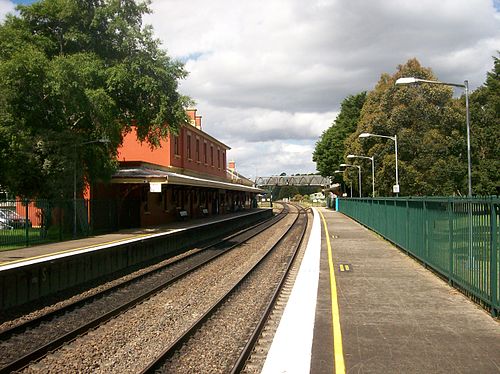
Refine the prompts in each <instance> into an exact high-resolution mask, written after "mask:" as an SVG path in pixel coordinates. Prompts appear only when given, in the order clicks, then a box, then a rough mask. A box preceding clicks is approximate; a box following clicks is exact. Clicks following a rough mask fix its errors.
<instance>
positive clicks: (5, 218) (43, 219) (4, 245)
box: [0, 199, 118, 250]
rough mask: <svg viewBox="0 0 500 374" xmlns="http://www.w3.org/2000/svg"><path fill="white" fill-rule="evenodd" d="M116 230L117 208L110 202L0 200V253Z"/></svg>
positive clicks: (83, 200)
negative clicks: (0, 251)
mask: <svg viewBox="0 0 500 374" xmlns="http://www.w3.org/2000/svg"><path fill="white" fill-rule="evenodd" d="M117 228H118V215H117V204H116V202H115V201H113V200H86V199H77V200H57V201H54V200H0V250H8V249H14V248H20V247H26V246H29V245H34V244H43V243H49V242H54V241H61V240H67V239H72V238H81V237H86V236H89V235H93V234H98V233H104V232H110V231H114V230H116V229H117Z"/></svg>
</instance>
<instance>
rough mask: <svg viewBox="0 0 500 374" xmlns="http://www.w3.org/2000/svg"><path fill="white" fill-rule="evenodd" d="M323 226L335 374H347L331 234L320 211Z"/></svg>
mask: <svg viewBox="0 0 500 374" xmlns="http://www.w3.org/2000/svg"><path fill="white" fill-rule="evenodd" d="M318 212H319V214H320V216H321V219H322V220H323V226H324V228H325V234H326V235H325V237H326V246H327V248H328V266H329V268H330V291H331V297H332V326H333V356H334V359H335V374H345V364H344V350H343V348H342V330H341V329H340V314H339V303H338V299H337V282H336V280H335V271H334V269H335V268H334V266H333V257H332V246H331V244H330V234H329V233H328V226H327V224H326V220H325V217H324V216H323V213H321V211H319V210H318Z"/></svg>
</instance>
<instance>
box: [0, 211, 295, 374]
mask: <svg viewBox="0 0 500 374" xmlns="http://www.w3.org/2000/svg"><path fill="white" fill-rule="evenodd" d="M287 213H288V211H287V209H286V208H284V209H282V211H281V212H280V213H279V214H278V215H277V216H275V217H273V218H271V219H268V220H266V221H264V222H260V223H259V224H257V225H254V226H251V227H249V228H246V229H244V230H241V231H239V232H238V233H235V234H232V235H229V236H227V237H225V238H223V240H222V241H219V242H218V243H215V244H213V245H210V246H208V247H205V248H201V249H200V250H199V251H196V252H195V253H192V254H189V255H188V256H186V257H184V258H181V259H179V260H178V261H176V262H174V263H170V264H167V265H166V266H165V267H170V266H172V265H173V264H177V263H179V262H181V261H184V260H186V259H188V258H191V257H193V256H195V255H197V254H199V253H200V252H202V251H208V250H210V249H211V248H215V247H217V246H220V245H221V243H223V242H227V243H229V242H230V240H232V239H234V238H236V237H238V236H242V235H244V234H246V233H250V232H251V231H252V230H256V231H255V232H253V233H250V236H247V237H244V238H243V240H240V241H237V242H231V244H230V245H229V246H228V247H225V248H217V252H216V253H214V255H213V256H212V257H210V258H208V259H206V260H205V261H203V262H201V263H199V264H196V265H195V266H193V267H190V268H188V269H184V270H183V271H180V272H179V273H177V274H176V275H174V276H173V277H172V278H170V279H168V280H166V281H164V282H163V283H162V284H160V285H158V286H157V287H154V288H152V289H150V290H148V291H146V292H144V293H142V294H141V295H139V296H138V297H136V298H134V299H133V300H130V301H128V302H126V303H124V304H122V305H120V306H119V307H117V308H114V309H113V310H111V311H108V312H106V313H103V314H102V315H101V316H99V317H97V318H95V319H93V320H92V321H90V322H88V323H84V324H82V325H81V326H79V327H77V328H75V329H73V330H72V331H69V332H68V333H65V334H63V335H61V336H59V337H57V338H55V339H53V340H52V341H50V342H48V343H47V344H45V345H43V346H41V347H38V348H36V349H34V350H33V351H31V352H29V353H27V354H25V355H23V356H22V357H20V358H18V359H16V360H13V361H12V362H10V363H9V364H7V365H4V366H3V367H1V368H0V374H3V373H10V372H12V371H16V370H19V369H22V368H24V367H26V366H27V365H29V364H30V363H31V362H33V361H36V360H39V359H40V358H42V357H43V356H45V355H46V354H47V353H49V352H51V351H54V350H55V349H57V348H59V347H61V346H62V345H64V344H66V343H68V342H70V341H72V340H74V339H75V338H77V337H78V336H80V335H83V334H84V333H86V332H88V331H89V330H91V329H94V328H95V327H97V326H99V325H101V324H103V323H105V322H106V321H108V320H110V319H111V318H114V317H116V316H117V315H118V314H120V313H123V312H124V311H126V310H128V309H130V308H132V307H133V306H135V305H137V304H139V303H141V302H142V301H144V300H146V299H148V298H150V297H152V296H154V295H155V294H156V293H158V292H160V291H161V290H163V289H164V288H166V287H168V286H170V285H171V284H173V283H175V282H176V281H178V280H179V279H181V278H183V277H185V276H186V275H187V274H189V273H191V272H193V271H194V270H196V269H199V268H200V267H202V266H204V265H206V264H208V263H209V262H211V261H213V260H215V259H216V258H218V257H220V256H222V255H223V254H224V253H226V252H228V251H230V250H231V249H233V248H234V247H236V246H239V245H241V244H243V243H244V242H246V241H248V240H249V239H251V238H253V237H255V236H257V235H259V234H260V233H262V232H263V231H265V230H266V229H268V228H269V227H271V226H273V225H275V224H276V223H278V222H279V221H281V220H282V219H283V218H284V217H285V216H286V214H287ZM165 267H162V268H159V269H154V270H152V271H151V272H148V273H145V274H142V275H139V276H138V277H136V278H134V279H131V280H127V281H126V282H124V283H121V284H120V285H117V286H113V287H111V288H109V289H106V290H104V291H102V292H100V293H98V294H96V295H92V296H90V297H89V298H85V299H83V300H81V301H76V302H75V303H72V304H69V305H67V306H64V307H62V308H61V309H58V310H55V311H52V312H48V313H47V314H45V315H43V316H41V317H40V318H37V319H34V320H32V321H27V322H26V323H23V324H22V325H19V327H18V326H15V327H13V328H11V329H9V330H6V331H4V332H3V333H2V334H0V340H1V338H2V337H3V336H4V334H5V336H9V335H10V336H12V335H14V334H15V331H16V330H17V331H22V330H26V329H28V328H30V327H34V326H37V325H39V324H41V323H42V322H44V321H47V320H50V319H51V318H54V317H57V316H58V315H62V314H64V313H65V312H67V311H71V310H75V309H77V308H78V307H81V306H83V305H84V304H86V303H88V302H89V300H92V299H95V300H97V299H99V297H97V296H98V295H99V296H101V297H102V294H104V293H109V294H111V293H112V292H116V291H117V290H118V289H119V288H123V287H124V286H125V285H129V284H131V283H132V282H133V281H137V280H139V279H141V278H144V277H146V276H147V275H151V274H152V273H155V272H159V271H161V270H164V268H165ZM75 305H77V306H76V307H75ZM3 340H7V339H3Z"/></svg>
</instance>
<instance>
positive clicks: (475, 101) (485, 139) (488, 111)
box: [470, 57, 500, 195]
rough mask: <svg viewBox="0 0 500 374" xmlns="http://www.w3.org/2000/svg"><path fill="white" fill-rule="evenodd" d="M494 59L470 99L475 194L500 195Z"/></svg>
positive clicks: (499, 97)
mask: <svg viewBox="0 0 500 374" xmlns="http://www.w3.org/2000/svg"><path fill="white" fill-rule="evenodd" d="M493 60H494V66H493V70H492V71H491V72H488V74H487V78H486V82H485V84H484V85H483V86H481V87H479V88H478V89H477V90H476V91H474V92H473V93H472V95H471V100H470V115H471V143H472V144H471V147H472V188H473V191H474V193H475V194H478V195H500V157H499V156H500V142H499V141H498V139H500V59H499V58H498V57H494V59H493Z"/></svg>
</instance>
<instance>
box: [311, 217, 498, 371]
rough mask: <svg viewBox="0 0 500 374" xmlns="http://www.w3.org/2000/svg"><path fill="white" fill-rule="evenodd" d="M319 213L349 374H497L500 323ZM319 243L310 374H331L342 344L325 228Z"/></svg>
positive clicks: (345, 221) (378, 243)
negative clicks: (336, 337) (335, 323)
mask: <svg viewBox="0 0 500 374" xmlns="http://www.w3.org/2000/svg"><path fill="white" fill-rule="evenodd" d="M320 211H321V212H322V213H323V215H324V216H325V219H326V221H327V225H328V231H329V235H330V242H331V246H332V255H333V263H334V269H335V278H336V284H337V295H338V296H337V299H338V306H339V314H340V325H341V331H342V348H343V354H344V361H345V371H346V372H347V373H488V374H490V373H500V322H499V321H498V320H497V319H494V318H492V317H491V316H490V314H489V313H488V312H487V311H485V310H484V309H482V308H481V307H480V306H478V305H476V304H475V303H473V302H472V301H470V300H469V299H467V298H466V297H465V296H464V295H462V294H461V293H460V292H459V291H457V290H456V289H454V288H452V287H450V286H449V285H448V284H447V283H446V282H445V281H444V280H442V279H440V278H439V277H437V276H436V275H435V274H434V273H432V272H431V271H429V270H427V269H425V268H424V267H423V266H422V265H421V264H420V263H418V262H417V261H416V260H414V259H412V258H411V257H409V256H407V255H406V254H405V253H403V252H402V251H401V250H399V249H398V248H396V247H395V246H393V245H392V244H390V243H389V242H387V241H386V240H384V239H382V238H381V237H379V236H378V235H376V234H374V233H372V232H371V231H369V230H368V229H366V228H364V227H363V226H361V225H360V224H358V223H356V222H355V221H353V220H351V219H349V218H347V217H346V216H344V215H343V214H341V213H338V212H333V211H331V210H328V209H323V208H320ZM321 242H322V254H321V266H320V283H319V289H318V304H317V309H316V323H315V331H314V339H313V348H312V361H311V373H333V372H334V356H333V345H334V344H338V342H333V338H332V333H331V331H332V313H331V310H332V308H331V305H332V304H331V302H332V299H331V297H330V272H329V269H328V258H327V248H326V243H325V232H324V230H323V226H322V241H321ZM346 265H347V266H346ZM341 269H342V270H343V271H341Z"/></svg>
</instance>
